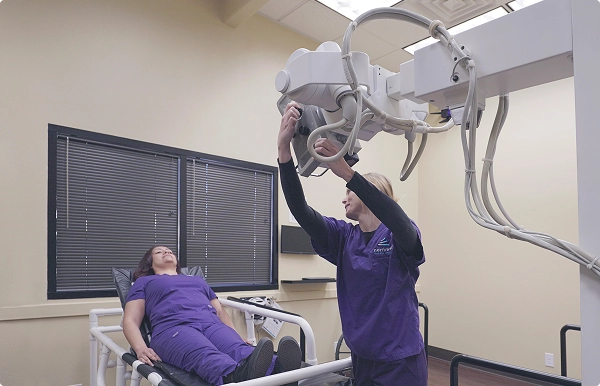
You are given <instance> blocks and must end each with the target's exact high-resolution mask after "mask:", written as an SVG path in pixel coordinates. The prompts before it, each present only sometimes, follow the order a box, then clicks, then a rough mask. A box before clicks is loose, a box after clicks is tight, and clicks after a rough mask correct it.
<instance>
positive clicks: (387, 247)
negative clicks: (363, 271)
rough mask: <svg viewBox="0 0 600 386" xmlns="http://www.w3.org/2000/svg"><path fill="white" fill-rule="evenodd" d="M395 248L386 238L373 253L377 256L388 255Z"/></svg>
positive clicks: (380, 241)
mask: <svg viewBox="0 0 600 386" xmlns="http://www.w3.org/2000/svg"><path fill="white" fill-rule="evenodd" d="M393 248H394V247H393V246H392V245H391V244H390V242H389V241H388V239H387V238H386V237H384V238H382V239H381V240H379V242H378V243H377V247H375V249H373V253H375V254H376V255H385V254H387V253H390V252H391V251H392V249H393Z"/></svg>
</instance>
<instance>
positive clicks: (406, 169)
mask: <svg viewBox="0 0 600 386" xmlns="http://www.w3.org/2000/svg"><path fill="white" fill-rule="evenodd" d="M407 142H408V146H409V153H408V154H407V155H406V161H404V165H403V166H402V171H401V172H400V181H406V179H407V178H408V177H409V176H410V174H411V173H412V171H413V169H414V168H415V166H417V162H419V159H420V158H421V155H422V154H423V151H424V150H425V144H426V143H427V134H423V135H422V136H421V143H420V144H419V149H417V154H416V155H415V158H414V159H413V161H412V162H411V163H410V164H409V160H410V158H409V155H410V154H412V144H413V143H412V142H410V141H407Z"/></svg>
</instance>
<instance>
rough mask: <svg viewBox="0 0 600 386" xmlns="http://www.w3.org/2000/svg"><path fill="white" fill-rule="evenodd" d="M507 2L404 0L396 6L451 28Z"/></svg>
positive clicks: (493, 0)
mask: <svg viewBox="0 0 600 386" xmlns="http://www.w3.org/2000/svg"><path fill="white" fill-rule="evenodd" d="M506 3H507V1H506V0H404V1H403V2H402V3H400V4H398V5H397V6H396V7H397V8H402V9H407V10H410V11H413V12H416V13H418V14H420V15H423V16H425V17H427V18H429V19H431V20H440V21H441V22H442V23H444V25H445V26H446V28H450V27H452V26H455V25H456V24H459V23H462V22H464V21H466V20H469V19H472V18H474V17H476V16H479V15H481V14H483V13H486V12H488V11H491V10H492V9H494V8H498V7H500V6H502V5H503V4H506Z"/></svg>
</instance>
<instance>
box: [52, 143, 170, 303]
mask: <svg viewBox="0 0 600 386" xmlns="http://www.w3.org/2000/svg"><path fill="white" fill-rule="evenodd" d="M56 153H57V154H56V162H57V164H56V245H55V248H56V251H55V252H56V260H55V261H56V264H55V270H56V275H55V283H54V284H55V291H56V292H57V293H60V292H71V291H76V292H81V291H84V292H85V291H92V292H93V291H103V290H114V283H113V280H112V276H111V268H112V267H135V266H137V263H138V261H139V260H140V259H141V258H142V256H143V253H144V252H145V251H146V250H147V249H148V248H150V247H151V246H152V245H156V244H161V245H166V246H168V247H170V248H177V246H178V213H179V212H178V168H179V158H178V157H172V156H167V155H163V154H153V153H151V152H147V151H139V150H134V149H130V148H127V147H120V146H111V145H107V144H101V143H94V142H91V141H85V140H80V139H77V138H74V137H68V136H66V137H65V136H58V137H57V147H56ZM176 250H177V249H174V251H176ZM140 251H141V253H140ZM50 292H52V291H50Z"/></svg>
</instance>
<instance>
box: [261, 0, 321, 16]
mask: <svg viewBox="0 0 600 386" xmlns="http://www.w3.org/2000/svg"><path fill="white" fill-rule="evenodd" d="M307 1H311V0H271V1H269V2H268V3H267V4H265V5H263V6H262V7H261V9H260V10H259V11H258V13H259V14H261V15H263V16H266V17H268V18H270V19H273V20H277V21H279V20H281V19H283V18H284V17H286V16H287V15H289V14H290V13H292V12H293V11H294V10H296V9H298V7H300V6H301V5H302V4H304V3H306V2H307ZM312 1H314V0H312Z"/></svg>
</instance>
